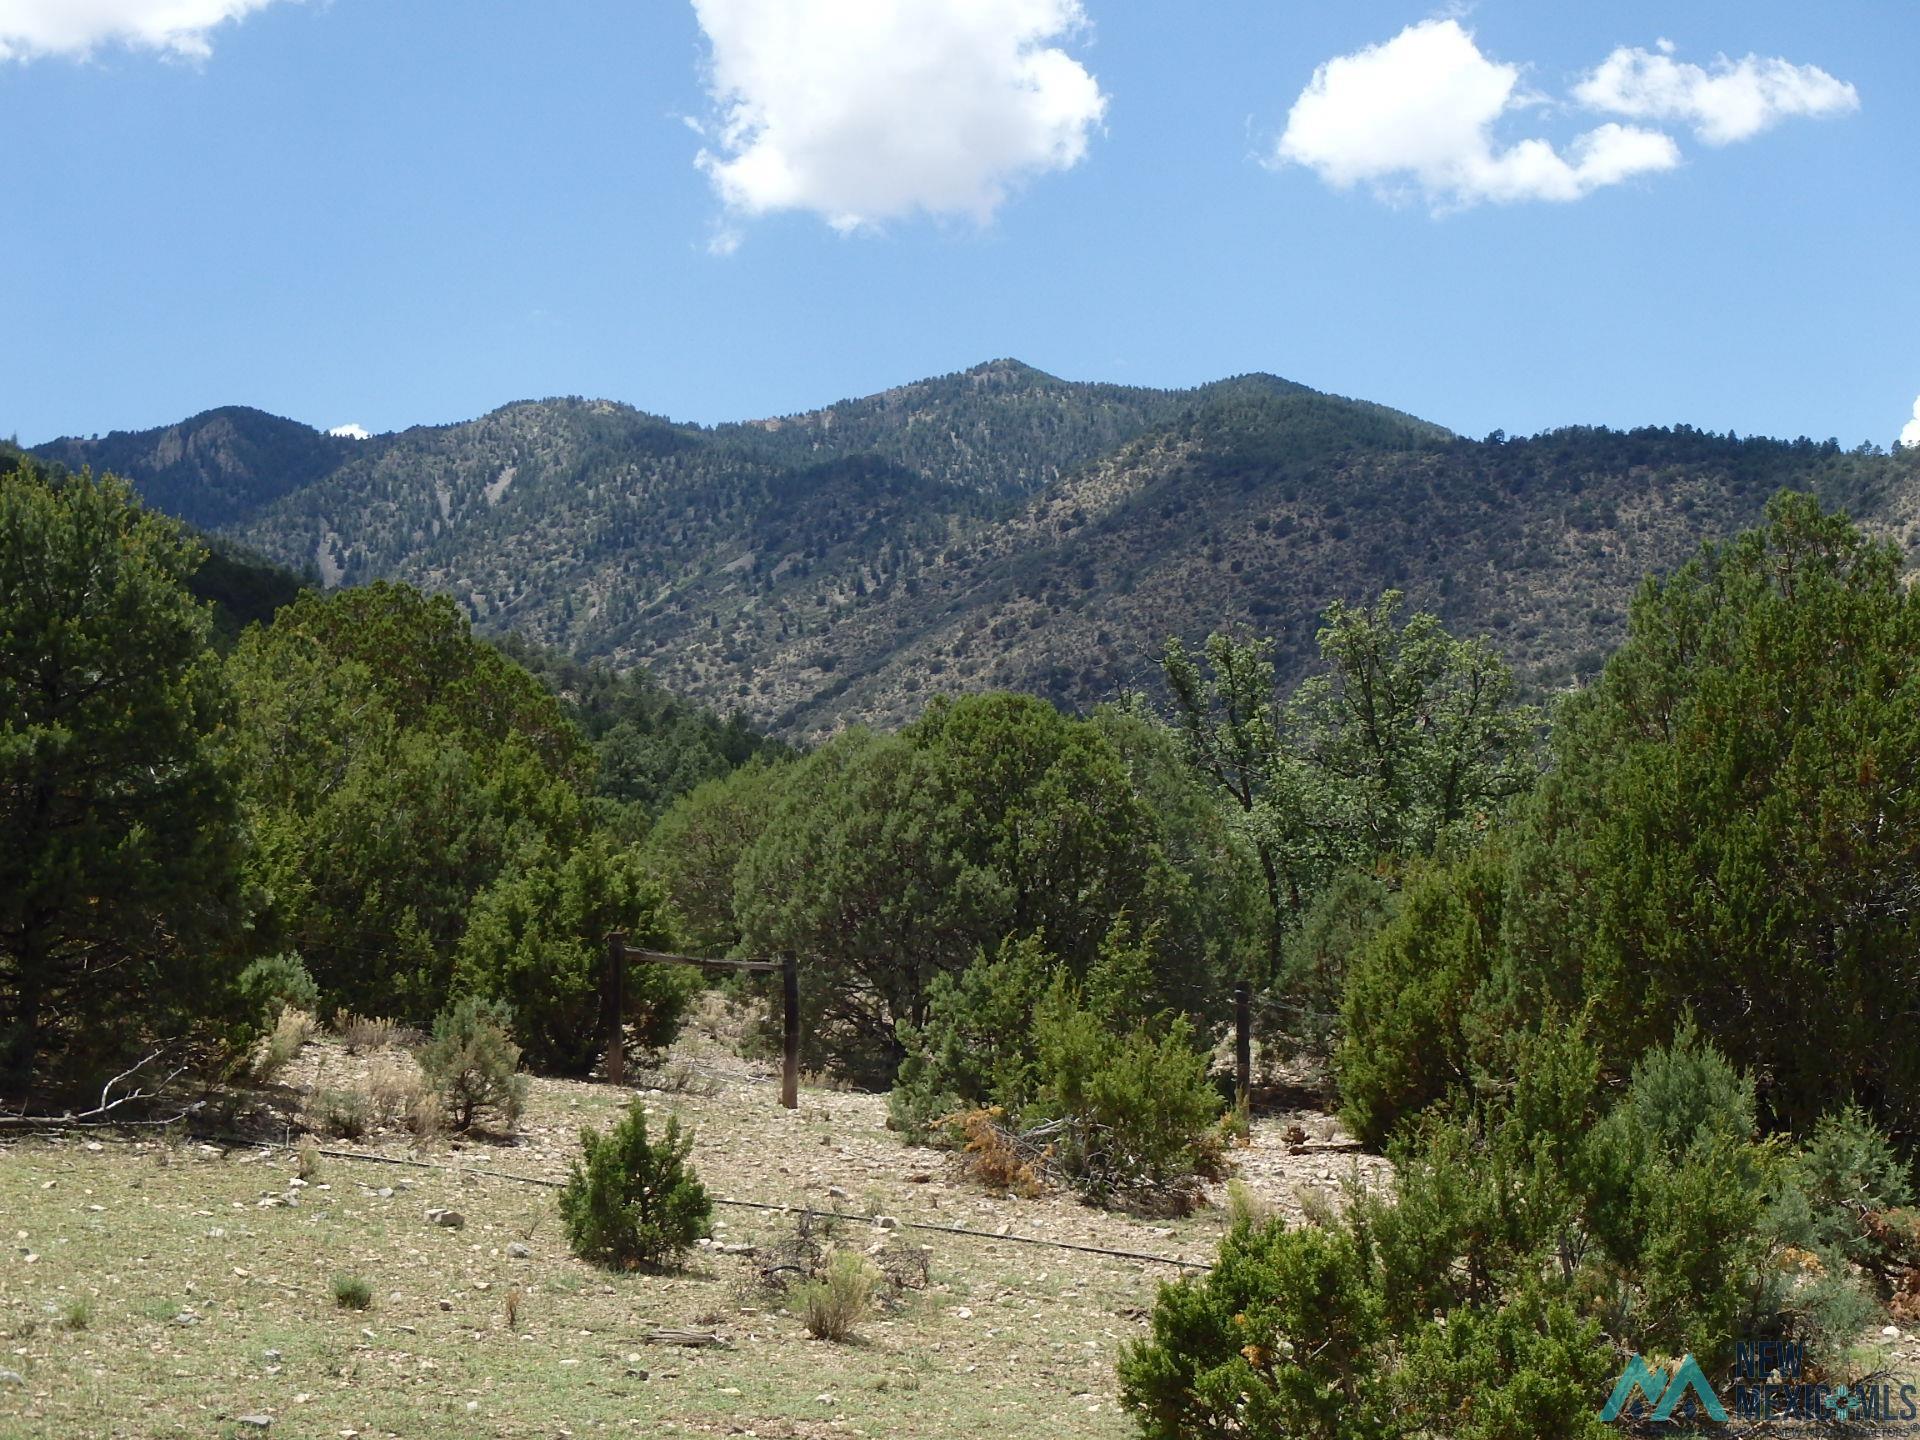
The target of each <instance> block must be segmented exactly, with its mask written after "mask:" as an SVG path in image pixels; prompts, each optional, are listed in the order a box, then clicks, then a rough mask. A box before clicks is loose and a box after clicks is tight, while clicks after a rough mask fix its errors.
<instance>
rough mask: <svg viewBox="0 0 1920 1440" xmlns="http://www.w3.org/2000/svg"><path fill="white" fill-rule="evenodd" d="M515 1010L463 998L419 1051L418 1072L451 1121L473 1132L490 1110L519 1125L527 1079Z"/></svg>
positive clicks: (444, 1014) (435, 1026)
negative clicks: (516, 1040) (515, 1026)
mask: <svg viewBox="0 0 1920 1440" xmlns="http://www.w3.org/2000/svg"><path fill="white" fill-rule="evenodd" d="M512 1023H513V1012H512V1011H510V1010H508V1009H507V1007H506V1006H504V1005H502V1004H500V1003H498V1002H497V1001H487V1000H482V999H480V998H479V997H478V996H477V995H467V996H463V997H462V998H461V999H459V1000H457V1001H455V1002H454V1004H453V1007H452V1008H451V1009H449V1010H446V1011H444V1012H442V1014H441V1016H440V1018H439V1019H438V1020H436V1021H434V1022H433V1039H432V1040H431V1041H429V1042H428V1043H427V1046H426V1048H425V1049H424V1050H422V1051H421V1052H420V1070H421V1073H422V1074H423V1075H425V1076H426V1078H427V1083H428V1084H429V1085H431V1086H432V1087H433V1088H434V1090H435V1091H436V1092H437V1093H438V1094H439V1096H440V1100H441V1103H442V1105H443V1106H444V1107H445V1111H446V1115H447V1118H448V1120H449V1121H450V1122H451V1123H452V1124H453V1126H454V1128H455V1129H458V1130H471V1129H472V1128H473V1126H474V1123H475V1121H477V1120H478V1119H479V1118H480V1116H481V1115H482V1114H483V1113H485V1112H487V1111H492V1112H494V1113H495V1114H497V1115H498V1116H499V1117H500V1119H501V1121H502V1122H503V1123H505V1124H506V1125H507V1126H508V1127H512V1126H514V1125H517V1124H519V1123H520V1112H521V1111H522V1110H523V1109H524V1108H525V1107H526V1101H527V1077H526V1076H524V1075H521V1074H518V1073H516V1072H517V1071H518V1070H519V1068H520V1047H519V1046H518V1045H516V1044H514V1043H513V1038H512V1034H511V1026H512Z"/></svg>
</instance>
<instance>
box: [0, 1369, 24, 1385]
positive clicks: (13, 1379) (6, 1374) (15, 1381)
mask: <svg viewBox="0 0 1920 1440" xmlns="http://www.w3.org/2000/svg"><path fill="white" fill-rule="evenodd" d="M26 1383H27V1377H26V1376H24V1375H22V1374H21V1373H20V1372H19V1371H18V1370H0V1385H24V1384H26Z"/></svg>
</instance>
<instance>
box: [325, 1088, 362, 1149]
mask: <svg viewBox="0 0 1920 1440" xmlns="http://www.w3.org/2000/svg"><path fill="white" fill-rule="evenodd" d="M368 1111H369V1106H368V1104H367V1097H366V1096H364V1095H362V1094H361V1093H360V1092H359V1091H358V1090H322V1091H321V1092H320V1093H319V1094H318V1095H316V1096H315V1097H314V1099H313V1118H314V1123H315V1124H316V1125H318V1126H319V1128H320V1129H321V1130H323V1131H325V1132H326V1133H327V1134H329V1135H333V1136H336V1137H338V1138H339V1139H342V1140H358V1139H359V1138H360V1137H361V1136H362V1135H365V1134H366V1133H367V1124H368Z"/></svg>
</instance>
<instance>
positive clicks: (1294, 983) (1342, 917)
mask: <svg viewBox="0 0 1920 1440" xmlns="http://www.w3.org/2000/svg"><path fill="white" fill-rule="evenodd" d="M1393 901H1394V895H1393V892H1392V891H1391V890H1389V889H1388V888H1387V884H1386V882H1385V881H1383V880H1382V879H1381V878H1380V877H1379V876H1378V875H1376V874H1374V873H1373V872H1372V871H1371V870H1359V869H1349V870H1343V871H1341V872H1340V873H1339V874H1338V875H1336V876H1334V878H1333V879H1332V880H1331V881H1330V882H1329V883H1328V885H1327V887H1326V889H1324V890H1322V891H1321V892H1320V894H1319V895H1318V896H1317V897H1315V899H1314V900H1313V901H1312V903H1311V904H1309V905H1308V907H1307V910H1306V913H1305V914H1304V915H1302V916H1301V917H1300V923H1299V924H1298V925H1297V926H1295V927H1294V928H1293V929H1292V930H1290V931H1288V932H1287V934H1286V937H1285V938H1284V939H1283V940H1282V941H1281V946H1280V973H1279V976H1278V978H1277V979H1276V980H1275V981H1274V984H1273V988H1272V990H1271V992H1270V994H1271V998H1272V999H1273V1001H1274V1002H1276V1003H1275V1009H1276V1010H1277V1011H1278V1014H1279V1024H1280V1025H1281V1026H1282V1027H1283V1032H1282V1033H1284V1034H1285V1035H1286V1036H1287V1037H1288V1038H1289V1039H1291V1040H1292V1041H1293V1042H1294V1043H1295V1044H1297V1045H1298V1046H1299V1047H1300V1048H1302V1049H1304V1050H1305V1051H1307V1052H1308V1053H1310V1054H1313V1055H1326V1054H1328V1053H1329V1052H1330V1051H1331V1050H1332V1048H1333V1046H1334V1044H1335V1043H1336V1041H1337V1040H1338V1038H1339V1031H1340V1005H1341V1001H1342V999H1343V997H1344V996H1345V994H1346V985H1347V972H1348V970H1349V969H1351V967H1352V963H1353V958H1354V956H1355V955H1357V954H1358V953H1359V951H1360V950H1361V948H1362V947H1363V946H1364V945H1365V944H1366V943H1367V941H1368V940H1370V939H1371V938H1372V936H1373V934H1374V932H1375V931H1377V930H1379V929H1380V927H1381V926H1382V925H1383V924H1385V923H1386V921H1387V919H1388V917H1389V916H1391V914H1392V913H1393Z"/></svg>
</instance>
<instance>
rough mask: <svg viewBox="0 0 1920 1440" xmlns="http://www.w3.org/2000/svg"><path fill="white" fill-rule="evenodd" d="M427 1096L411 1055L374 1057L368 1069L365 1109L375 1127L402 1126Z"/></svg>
mask: <svg viewBox="0 0 1920 1440" xmlns="http://www.w3.org/2000/svg"><path fill="white" fill-rule="evenodd" d="M427 1093H428V1092H427V1085H426V1081H425V1079H424V1078H423V1077H422V1076H421V1074H420V1065H419V1062H418V1061H416V1060H415V1059H414V1058H413V1057H412V1056H411V1055H406V1054H400V1055H392V1054H387V1055H376V1056H375V1057H374V1058H373V1061H372V1063H371V1064H369V1065H368V1066H367V1091H366V1095H367V1107H368V1109H369V1110H370V1111H371V1113H372V1117H373V1121H374V1123H375V1124H377V1125H393V1124H396V1123H401V1122H405V1121H406V1120H407V1119H408V1117H410V1116H411V1115H413V1114H414V1113H415V1111H416V1110H417V1109H418V1108H419V1106H420V1103H421V1100H422V1098H423V1097H424V1096H425V1095H426V1094H427Z"/></svg>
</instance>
